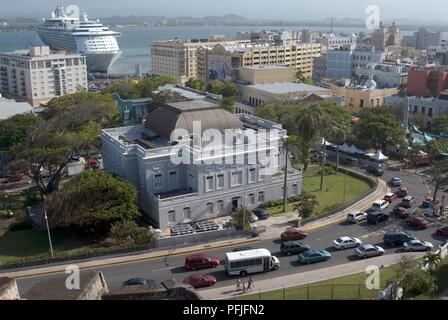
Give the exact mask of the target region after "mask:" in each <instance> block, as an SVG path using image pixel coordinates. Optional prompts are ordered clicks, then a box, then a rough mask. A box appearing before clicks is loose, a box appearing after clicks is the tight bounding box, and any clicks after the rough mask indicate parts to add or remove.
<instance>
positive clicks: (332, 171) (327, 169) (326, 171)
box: [318, 167, 336, 176]
mask: <svg viewBox="0 0 448 320" xmlns="http://www.w3.org/2000/svg"><path fill="white" fill-rule="evenodd" d="M335 173H336V169H335V168H333V167H325V169H324V175H325V176H331V175H333V174H335ZM318 174H322V170H319V172H318Z"/></svg>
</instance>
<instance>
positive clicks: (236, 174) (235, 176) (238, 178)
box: [231, 171, 243, 186]
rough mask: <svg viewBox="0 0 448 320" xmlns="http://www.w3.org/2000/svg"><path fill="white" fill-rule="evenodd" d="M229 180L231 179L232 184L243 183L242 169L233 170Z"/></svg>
mask: <svg viewBox="0 0 448 320" xmlns="http://www.w3.org/2000/svg"><path fill="white" fill-rule="evenodd" d="M231 181H232V186H236V185H241V184H243V172H242V171H233V172H232V179H231Z"/></svg>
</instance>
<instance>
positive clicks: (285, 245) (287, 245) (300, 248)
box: [280, 241, 310, 256]
mask: <svg viewBox="0 0 448 320" xmlns="http://www.w3.org/2000/svg"><path fill="white" fill-rule="evenodd" d="M307 250H310V246H309V245H307V244H303V243H302V242H299V241H286V242H282V244H281V245H280V251H281V252H282V253H283V254H286V255H287V256H290V255H291V254H299V253H302V252H305V251H307Z"/></svg>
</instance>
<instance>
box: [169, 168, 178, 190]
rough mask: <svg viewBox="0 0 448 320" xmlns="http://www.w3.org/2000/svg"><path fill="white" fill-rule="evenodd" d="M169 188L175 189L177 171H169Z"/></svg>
mask: <svg viewBox="0 0 448 320" xmlns="http://www.w3.org/2000/svg"><path fill="white" fill-rule="evenodd" d="M170 189H171V190H173V189H177V172H176V171H172V172H170Z"/></svg>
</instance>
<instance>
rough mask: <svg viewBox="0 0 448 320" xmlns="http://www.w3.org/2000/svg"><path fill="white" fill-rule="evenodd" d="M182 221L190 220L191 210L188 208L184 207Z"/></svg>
mask: <svg viewBox="0 0 448 320" xmlns="http://www.w3.org/2000/svg"><path fill="white" fill-rule="evenodd" d="M184 219H186V220H187V219H188V220H189V219H191V208H190V207H185V208H184Z"/></svg>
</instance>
